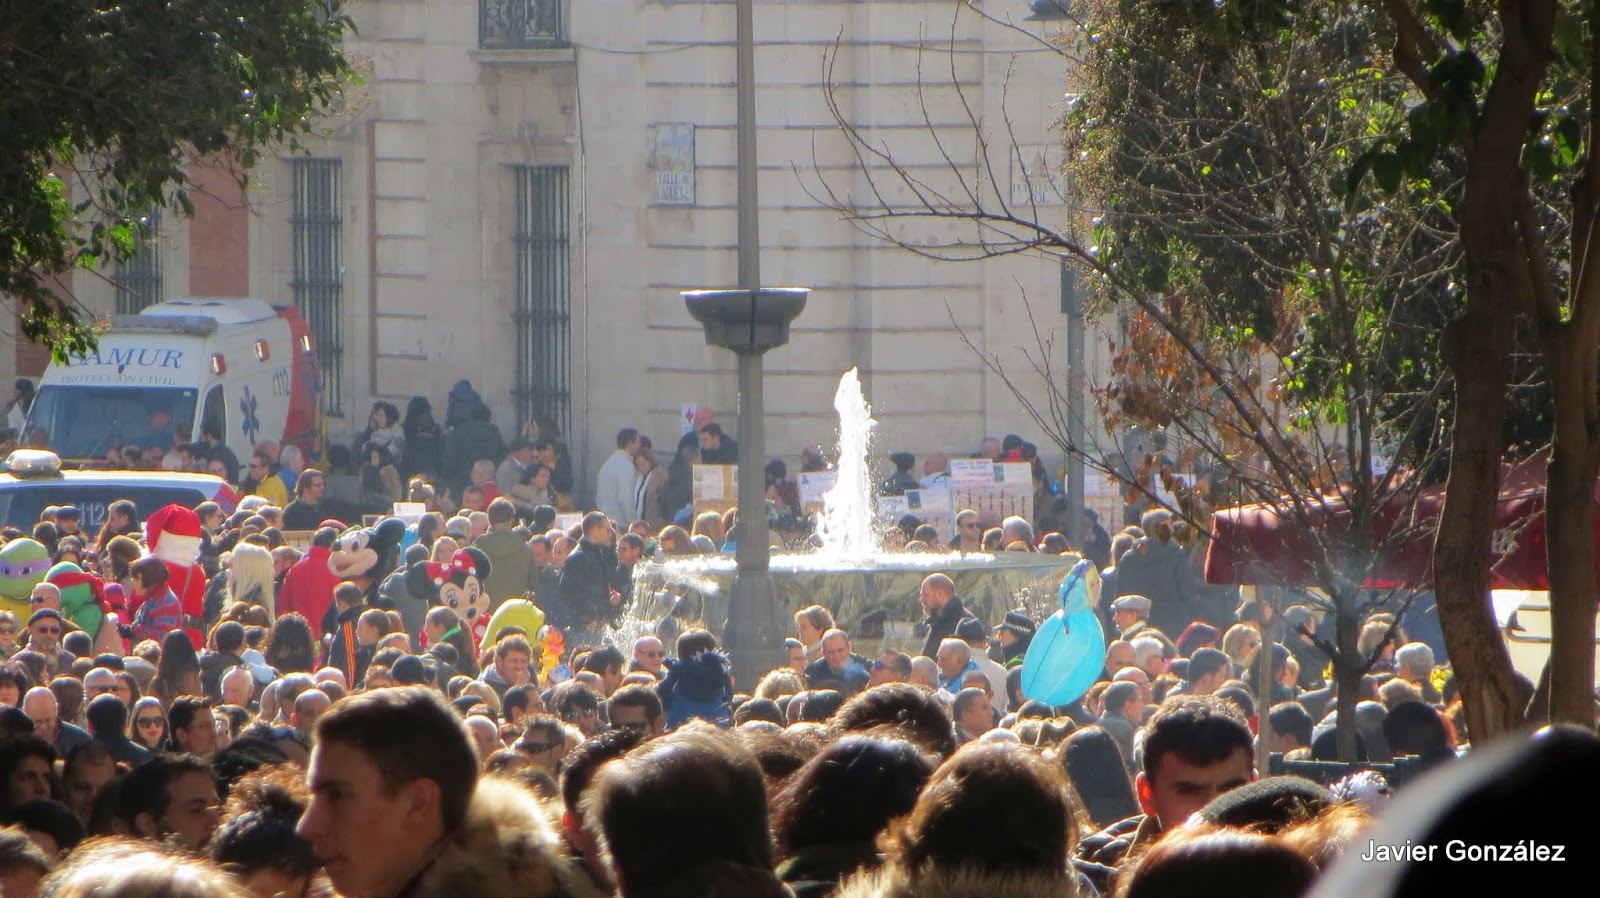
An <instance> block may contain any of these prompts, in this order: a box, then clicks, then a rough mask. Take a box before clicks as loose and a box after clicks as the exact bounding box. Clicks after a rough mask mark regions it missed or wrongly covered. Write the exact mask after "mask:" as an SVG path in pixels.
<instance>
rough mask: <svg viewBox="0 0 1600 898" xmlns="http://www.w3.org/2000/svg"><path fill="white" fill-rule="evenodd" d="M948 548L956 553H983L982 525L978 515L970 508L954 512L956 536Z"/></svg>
mask: <svg viewBox="0 0 1600 898" xmlns="http://www.w3.org/2000/svg"><path fill="white" fill-rule="evenodd" d="M950 548H952V549H954V550H956V551H957V552H982V551H983V523H982V521H981V520H980V519H979V518H978V513H977V512H976V511H973V510H972V509H970V508H963V509H961V510H960V511H958V512H956V535H955V538H954V539H952V540H950Z"/></svg>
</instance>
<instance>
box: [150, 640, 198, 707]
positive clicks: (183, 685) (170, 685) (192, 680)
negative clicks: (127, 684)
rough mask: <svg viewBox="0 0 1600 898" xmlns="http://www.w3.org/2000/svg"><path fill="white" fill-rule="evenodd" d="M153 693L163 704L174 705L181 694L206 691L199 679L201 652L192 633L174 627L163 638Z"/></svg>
mask: <svg viewBox="0 0 1600 898" xmlns="http://www.w3.org/2000/svg"><path fill="white" fill-rule="evenodd" d="M150 694H151V695H153V696H155V697H156V698H158V699H160V700H161V707H163V708H170V707H172V701H173V699H175V698H177V697H178V696H180V695H204V694H205V687H204V686H203V685H201V682H200V656H199V655H197V654H195V650H194V643H192V642H190V641H189V634H188V633H185V632H184V631H182V630H173V631H172V632H171V633H168V634H167V635H166V638H164V639H162V640H161V663H160V664H157V665H156V676H155V679H153V680H151V681H150Z"/></svg>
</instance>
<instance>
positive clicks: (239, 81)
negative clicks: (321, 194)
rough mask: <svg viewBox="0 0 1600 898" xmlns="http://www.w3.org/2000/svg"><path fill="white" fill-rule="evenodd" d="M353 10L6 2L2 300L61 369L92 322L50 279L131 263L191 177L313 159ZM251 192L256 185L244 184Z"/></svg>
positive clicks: (187, 0) (223, 3) (262, 4)
mask: <svg viewBox="0 0 1600 898" xmlns="http://www.w3.org/2000/svg"><path fill="white" fill-rule="evenodd" d="M347 31H353V25H352V23H351V21H350V19H349V18H348V17H347V16H345V15H343V14H342V12H341V10H340V4H339V0H123V2H121V3H119V4H116V5H109V4H100V3H96V2H93V0H0V293H4V294H8V295H10V296H11V297H13V298H14V300H15V301H16V302H17V303H18V304H19V306H20V312H21V322H22V332H23V335H25V336H26V337H28V338H29V339H32V340H34V341H36V342H40V343H44V344H47V345H49V346H51V347H52V349H53V350H54V352H55V353H56V354H57V356H58V357H61V356H64V355H66V354H70V353H74V352H81V351H83V350H85V349H86V348H89V347H91V346H92V345H93V340H94V330H93V325H92V322H86V321H84V320H83V319H82V317H80V315H79V314H78V313H77V311H76V310H75V309H74V308H73V306H72V304H71V303H70V302H68V301H65V300H63V299H61V298H59V297H57V296H56V295H55V294H54V293H52V292H51V291H50V290H49V289H47V288H46V286H45V284H44V281H43V280H42V279H43V278H48V277H50V276H53V275H60V274H62V273H64V272H67V271H68V270H70V269H71V268H72V267H74V266H81V267H90V268H92V267H94V266H96V265H97V264H100V263H101V262H103V261H105V260H107V259H108V258H111V259H114V258H123V257H126V256H127V255H128V254H129V253H131V252H132V251H133V248H134V245H135V241H136V240H137V239H138V238H139V237H140V236H142V234H143V232H144V230H145V229H146V227H147V225H146V224H145V223H144V221H141V219H145V218H146V216H148V214H149V211H150V210H151V209H152V208H155V207H158V206H162V207H168V208H175V209H178V210H180V211H182V212H183V213H186V214H187V213H189V212H192V210H193V207H192V205H191V201H190V198H189V189H190V184H189V181H188V178H187V176H186V174H185V172H186V170H187V169H188V167H189V166H190V165H191V164H192V163H194V162H195V161H197V160H199V159H201V158H203V157H210V158H211V159H213V160H217V161H219V162H221V163H223V164H228V165H230V166H231V168H232V170H234V171H236V172H241V173H242V172H243V171H245V170H246V169H248V168H249V167H250V166H251V165H252V164H253V163H254V162H255V161H256V160H257V159H258V158H259V156H260V154H261V153H262V152H263V151H264V150H265V149H266V148H267V147H269V146H270V145H273V144H286V145H288V146H290V147H291V148H292V147H296V146H298V143H297V139H298V137H299V136H301V135H304V134H307V133H308V132H310V131H311V130H312V129H313V128H314V127H315V124H314V123H315V120H316V118H317V116H318V114H319V113H321V112H324V111H327V110H328V109H329V108H330V106H331V105H332V104H333V103H335V102H336V100H337V99H338V97H339V94H340V89H341V86H342V84H343V83H344V81H345V80H346V79H347V78H348V77H349V76H350V75H351V69H350V65H349V63H348V61H347V60H346V58H345V56H344V52H343V49H342V46H341V43H342V37H343V35H344V34H345V33H346V32H347ZM241 177H242V175H241Z"/></svg>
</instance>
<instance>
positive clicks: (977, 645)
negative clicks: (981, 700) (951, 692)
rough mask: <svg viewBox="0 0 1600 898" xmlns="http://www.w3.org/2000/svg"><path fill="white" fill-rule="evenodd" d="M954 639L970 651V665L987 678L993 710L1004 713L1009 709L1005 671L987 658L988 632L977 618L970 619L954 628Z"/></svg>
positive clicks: (991, 659)
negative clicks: (973, 665)
mask: <svg viewBox="0 0 1600 898" xmlns="http://www.w3.org/2000/svg"><path fill="white" fill-rule="evenodd" d="M956 638H957V639H959V640H961V641H962V642H965V643H966V644H967V647H968V648H970V649H972V663H973V664H976V665H977V666H978V670H981V671H983V675H984V676H986V677H988V678H989V692H990V695H992V696H993V697H994V698H993V699H992V701H993V704H994V708H995V710H996V711H998V712H1000V713H1001V714H1004V713H1006V711H1007V710H1009V709H1010V702H1009V701H1007V699H1006V669H1005V668H1004V667H1001V666H1000V665H999V664H998V663H996V662H995V660H994V659H993V658H990V657H989V631H987V630H985V629H984V628H983V625H982V624H980V623H978V620H977V618H970V619H968V620H964V621H962V622H961V623H960V625H958V626H957V627H956Z"/></svg>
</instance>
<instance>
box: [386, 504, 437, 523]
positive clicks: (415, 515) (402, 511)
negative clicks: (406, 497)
mask: <svg viewBox="0 0 1600 898" xmlns="http://www.w3.org/2000/svg"><path fill="white" fill-rule="evenodd" d="M427 513H428V506H427V504H425V503H422V502H396V503H394V509H393V510H392V511H391V512H390V514H392V515H394V516H395V517H397V518H399V519H400V520H402V521H405V522H406V523H407V524H415V523H416V522H418V521H420V520H422V516H423V515H425V514H427Z"/></svg>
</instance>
